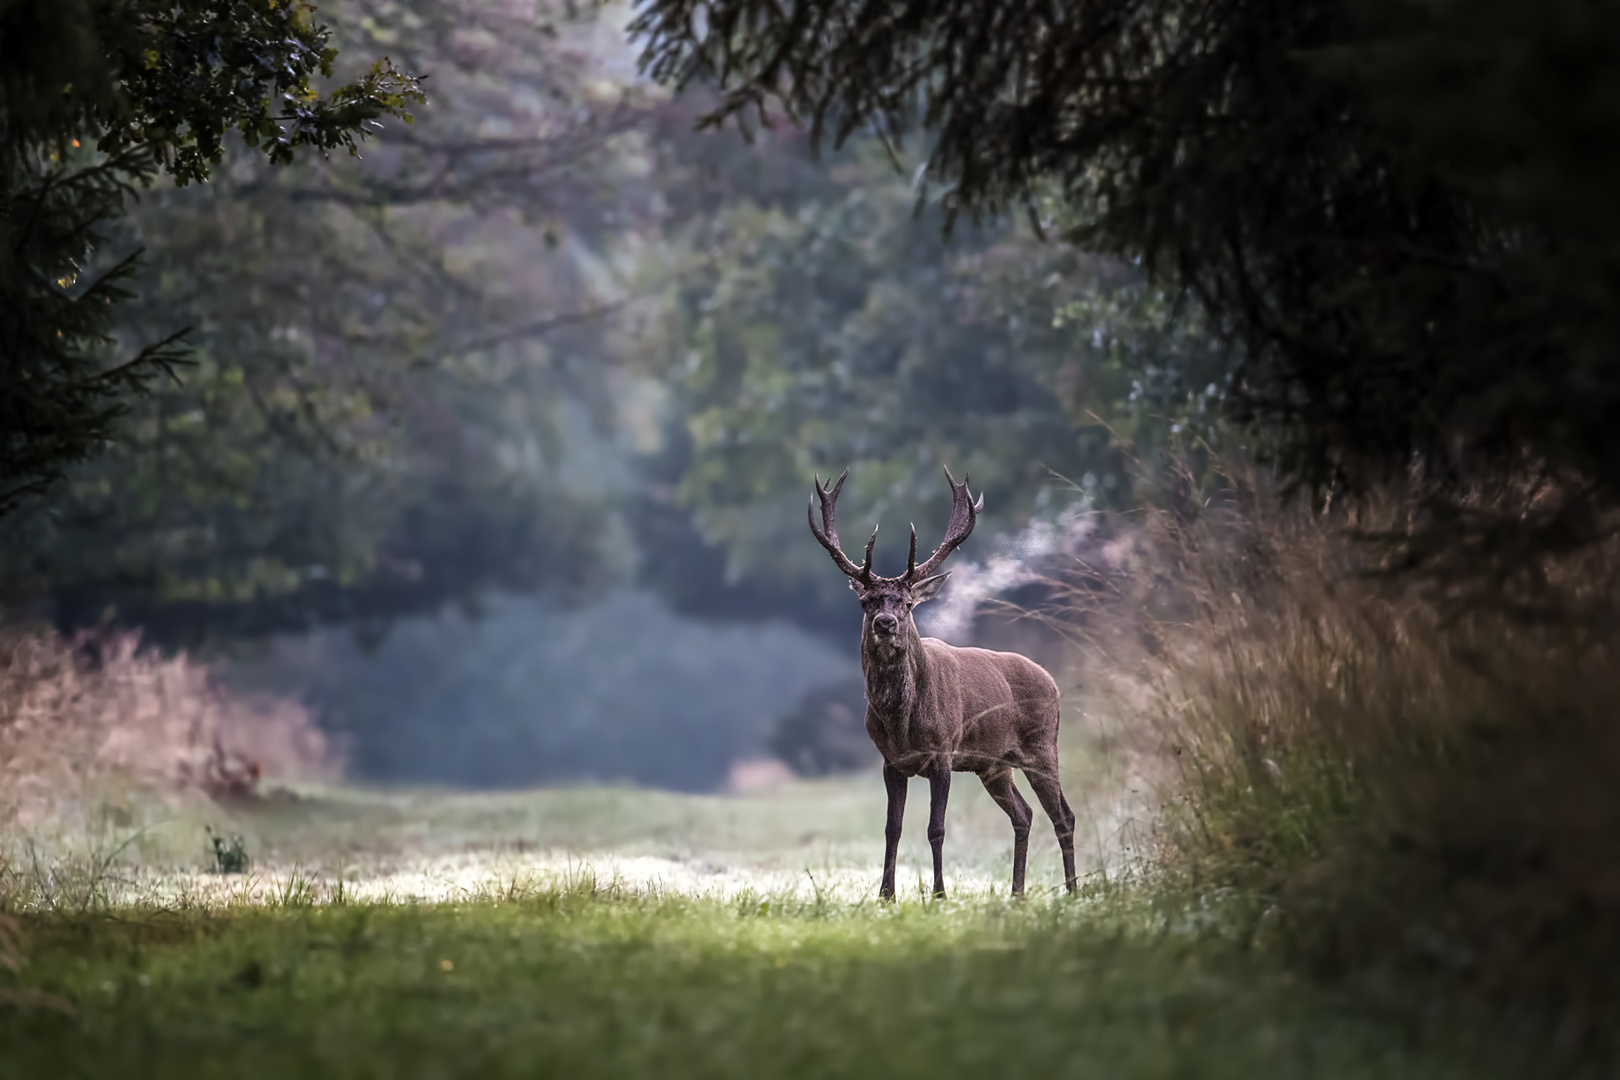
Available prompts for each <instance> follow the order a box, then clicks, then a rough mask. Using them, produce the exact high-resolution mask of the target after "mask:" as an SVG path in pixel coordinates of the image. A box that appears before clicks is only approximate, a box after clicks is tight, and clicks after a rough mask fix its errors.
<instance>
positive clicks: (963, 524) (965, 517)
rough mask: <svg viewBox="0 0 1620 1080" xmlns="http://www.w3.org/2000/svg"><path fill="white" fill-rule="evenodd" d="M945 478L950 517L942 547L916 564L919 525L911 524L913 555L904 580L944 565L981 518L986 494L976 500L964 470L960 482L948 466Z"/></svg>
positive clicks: (916, 578) (919, 578) (918, 579)
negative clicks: (952, 474)
mask: <svg viewBox="0 0 1620 1080" xmlns="http://www.w3.org/2000/svg"><path fill="white" fill-rule="evenodd" d="M945 482H946V483H948V484H950V485H951V520H950V522H949V523H948V524H947V525H946V526H945V539H944V540H942V541H940V545H939V547H937V548H935V549H934V553H933V554H932V555H930V556H928V561H927V562H925V563H923V564H922V565H921V566H918V565H917V526H915V525H913V526H912V527H911V555H910V556H909V557H908V558H907V559H906V573H905V576H904V577H903V578H901V579H900V580H901V581H904V582H906V583H907V584H910V583H911V582H913V581H920V580H921V579H923V578H925V577H928V576H930V575H931V574H933V573H934V572H935V571H936V570H938V569H939V568H940V566H942V565H943V564H944V562H945V560H946V558H948V557H949V556H950V554H951V552H953V551H955V550H956V549H957V548H959V547H961V546H962V542H963V541H964V540H966V539H967V538H968V537H969V536H970V535H972V533H973V525H974V522H976V521H977V520H978V517H979V511H980V510H983V509H984V495H983V494H982V493H981V494H980V495H979V501H978V502H977V503H975V502H974V501H973V497H972V496H971V495H969V494H968V476H967V474H966V473H963V474H962V482H961V483H960V484H958V483H957V482H956V479H955V477H953V476H951V470H950V469H949V468H947V469H946V470H945Z"/></svg>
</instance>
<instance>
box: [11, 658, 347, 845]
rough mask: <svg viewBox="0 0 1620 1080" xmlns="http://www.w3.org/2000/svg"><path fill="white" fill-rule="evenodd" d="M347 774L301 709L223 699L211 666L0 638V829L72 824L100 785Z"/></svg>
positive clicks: (204, 785)
mask: <svg viewBox="0 0 1620 1080" xmlns="http://www.w3.org/2000/svg"><path fill="white" fill-rule="evenodd" d="M340 771H341V762H340V759H339V756H338V755H337V754H336V753H335V751H334V748H333V747H332V745H331V744H330V743H329V742H328V740H327V739H326V737H325V736H324V735H323V733H322V732H321V731H320V729H319V728H318V727H317V726H316V724H315V721H314V718H313V717H312V716H311V714H310V712H309V711H308V710H307V709H305V708H304V707H303V706H301V705H299V704H298V703H297V702H293V701H289V700H286V699H283V698H273V697H268V696H263V695H243V694H239V693H234V692H230V691H227V690H226V689H224V688H222V687H221V686H220V685H218V683H217V682H216V681H215V680H214V678H213V674H212V672H211V670H210V668H209V667H208V665H206V664H203V663H199V662H198V661H196V660H193V659H191V658H190V657H188V656H186V655H185V654H183V653H182V654H179V655H175V656H167V657H166V656H162V655H159V654H157V653H156V652H153V651H143V650H142V649H141V648H140V639H139V636H138V635H137V634H134V633H109V634H104V635H100V636H95V637H85V638H81V639H79V640H78V641H75V642H68V641H66V640H64V639H63V638H61V637H60V636H59V635H57V634H55V633H53V632H50V631H44V630H32V629H7V630H4V631H0V825H10V826H14V827H19V828H20V829H21V830H23V831H26V830H27V829H28V828H30V827H31V826H32V825H34V824H38V823H39V822H41V821H43V820H48V819H55V820H72V819H73V818H74V817H75V816H77V815H78V814H81V813H82V812H83V811H84V810H85V809H87V808H88V806H89V804H90V802H92V801H94V800H89V799H87V798H86V794H87V792H88V790H89V789H90V788H92V787H94V786H96V785H98V784H105V785H114V784H131V785H134V786H136V787H140V788H144V789H150V790H165V789H166V790H174V789H175V788H177V787H178V788H185V787H193V788H201V789H203V790H205V791H209V792H210V793H212V794H216V795H222V794H229V793H231V792H230V785H229V783H228V782H229V781H236V782H238V787H239V788H242V787H243V785H242V781H243V780H244V778H247V777H252V778H253V779H256V778H257V777H258V776H259V775H261V774H268V775H271V776H278V777H310V778H318V777H332V776H336V775H337V774H338V773H339V772H340ZM222 784H223V785H224V786H222ZM244 790H245V788H244ZM238 793H240V791H238Z"/></svg>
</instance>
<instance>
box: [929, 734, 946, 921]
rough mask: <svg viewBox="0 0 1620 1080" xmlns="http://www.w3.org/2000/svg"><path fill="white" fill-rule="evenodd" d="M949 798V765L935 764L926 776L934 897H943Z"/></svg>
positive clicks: (939, 898)
mask: <svg viewBox="0 0 1620 1080" xmlns="http://www.w3.org/2000/svg"><path fill="white" fill-rule="evenodd" d="M950 798H951V767H950V765H949V764H944V765H939V766H936V767H935V769H934V772H933V774H932V775H930V776H929V777H928V845H929V846H930V847H932V848H933V849H934V899H935V900H943V899H945V804H946V803H947V802H949V801H950Z"/></svg>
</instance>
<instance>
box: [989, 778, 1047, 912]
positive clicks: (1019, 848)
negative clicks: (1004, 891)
mask: <svg viewBox="0 0 1620 1080" xmlns="http://www.w3.org/2000/svg"><path fill="white" fill-rule="evenodd" d="M979 779H980V780H982V781H983V782H984V790H986V791H988V792H989V793H990V797H991V798H992V799H994V800H996V805H997V806H999V807H1001V808H1002V809H1003V810H1005V811H1006V812H1007V816H1008V817H1009V818H1011V819H1012V827H1013V878H1012V891H1013V895H1014V896H1022V895H1023V894H1024V864H1025V863H1026V862H1027V861H1028V858H1029V827H1030V824H1031V823H1032V822H1033V821H1034V820H1035V811H1033V810H1031V809H1030V808H1029V803H1027V802H1025V801H1024V797H1023V796H1022V795H1020V794H1019V793H1018V786H1017V785H1016V784H1014V783H1013V775H1012V769H1010V768H1004V769H1002V770H1001V771H1000V772H997V773H989V774H986V775H983V776H980V777H979Z"/></svg>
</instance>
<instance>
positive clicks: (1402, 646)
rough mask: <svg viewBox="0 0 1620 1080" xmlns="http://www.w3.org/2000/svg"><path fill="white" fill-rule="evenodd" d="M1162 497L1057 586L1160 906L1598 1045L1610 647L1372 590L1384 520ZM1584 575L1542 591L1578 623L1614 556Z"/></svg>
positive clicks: (1615, 815)
mask: <svg viewBox="0 0 1620 1080" xmlns="http://www.w3.org/2000/svg"><path fill="white" fill-rule="evenodd" d="M1181 479H1182V483H1181V485H1180V487H1179V490H1178V491H1176V492H1174V493H1173V497H1171V498H1169V499H1167V500H1165V505H1166V506H1167V507H1168V508H1162V509H1157V510H1152V511H1147V512H1144V513H1142V514H1139V515H1135V516H1132V517H1130V518H1127V519H1122V520H1120V521H1118V522H1116V523H1114V526H1113V527H1112V528H1111V529H1108V530H1104V532H1103V533H1102V534H1100V535H1104V536H1106V537H1107V541H1106V542H1105V543H1103V544H1101V546H1099V548H1098V555H1097V557H1096V558H1095V559H1094V560H1092V561H1090V562H1087V563H1085V564H1082V565H1080V566H1078V567H1075V568H1074V569H1073V572H1071V573H1069V574H1067V575H1066V576H1065V577H1064V578H1063V579H1062V580H1061V582H1060V585H1061V588H1062V594H1063V597H1064V605H1063V606H1064V610H1063V618H1064V620H1065V622H1066V625H1067V626H1068V627H1069V629H1070V632H1071V633H1073V634H1075V635H1076V637H1077V638H1078V639H1080V640H1082V641H1083V642H1084V643H1085V644H1086V647H1087V651H1088V653H1089V654H1090V656H1091V665H1090V666H1091V671H1092V676H1091V681H1092V684H1093V688H1094V695H1095V696H1096V697H1097V699H1098V700H1099V701H1100V702H1101V703H1102V705H1103V707H1104V709H1105V711H1111V712H1112V713H1113V715H1114V723H1115V726H1116V728H1118V729H1120V730H1123V731H1126V732H1128V733H1129V738H1128V739H1126V740H1125V745H1126V746H1127V748H1128V749H1129V748H1134V750H1135V753H1136V754H1137V756H1138V757H1139V758H1142V759H1145V760H1146V761H1147V764H1141V763H1138V764H1136V765H1135V766H1133V768H1134V770H1135V772H1136V773H1137V774H1140V775H1145V776H1148V777H1150V778H1151V781H1152V782H1153V784H1154V791H1155V796H1156V800H1157V802H1158V803H1159V811H1158V816H1157V821H1156V826H1155V829H1154V837H1155V841H1156V853H1155V867H1156V871H1157V873H1158V875H1159V878H1160V881H1161V883H1162V884H1164V885H1166V886H1168V887H1169V888H1170V889H1171V891H1172V892H1176V893H1179V894H1180V895H1183V896H1185V897H1188V898H1194V899H1196V900H1197V901H1199V902H1200V903H1206V904H1207V902H1208V901H1209V900H1210V899H1211V898H1213V897H1221V898H1222V900H1221V902H1220V903H1219V904H1218V905H1217V906H1219V907H1220V909H1221V910H1222V911H1223V913H1224V914H1225V915H1226V916H1227V917H1228V918H1230V919H1232V920H1233V921H1234V924H1235V925H1236V926H1237V928H1238V929H1239V930H1240V931H1241V933H1242V934H1243V936H1244V940H1246V941H1249V942H1251V943H1253V944H1256V945H1257V946H1263V947H1266V948H1272V949H1276V950H1279V951H1281V952H1282V953H1283V954H1284V955H1286V956H1287V957H1289V958H1290V959H1291V960H1293V961H1295V962H1298V963H1300V964H1302V965H1303V966H1304V967H1305V968H1306V969H1308V970H1309V971H1311V972H1313V973H1316V974H1318V975H1322V976H1328V977H1342V976H1346V975H1352V974H1355V973H1358V972H1369V971H1373V970H1388V969H1391V968H1399V969H1403V970H1407V971H1421V972H1424V973H1427V974H1430V975H1438V976H1443V977H1444V979H1443V981H1444V982H1445V983H1446V984H1447V985H1453V986H1461V987H1466V988H1468V989H1470V990H1472V991H1477V992H1478V993H1480V994H1483V995H1486V996H1488V997H1490V998H1491V999H1493V1000H1497V1001H1508V1002H1513V1003H1515V1004H1517V1005H1520V1006H1523V1007H1525V1008H1527V1009H1529V1010H1531V1011H1534V1012H1540V1013H1551V1014H1554V1015H1556V1016H1557V1017H1559V1018H1560V1023H1561V1024H1562V1028H1561V1030H1562V1033H1563V1036H1562V1037H1563V1038H1565V1039H1566V1040H1571V1039H1572V1040H1576V1041H1579V1040H1581V1039H1584V1038H1585V1037H1586V1036H1587V1035H1590V1034H1592V1033H1594V1032H1598V1031H1600V1030H1601V1029H1602V1027H1603V1020H1602V1018H1603V1017H1605V1016H1611V1017H1612V1016H1613V1015H1614V1013H1613V1012H1612V1011H1610V1010H1612V1009H1613V1006H1614V1005H1615V1003H1616V1001H1617V1000H1620V976H1617V972H1620V724H1617V723H1616V720H1617V717H1616V711H1617V709H1620V666H1617V665H1616V662H1615V661H1616V659H1617V656H1616V645H1615V642H1614V641H1613V640H1612V639H1611V638H1608V637H1605V636H1603V635H1601V634H1597V633H1594V632H1593V630H1592V626H1593V625H1594V624H1593V622H1592V620H1590V619H1582V620H1577V621H1569V622H1556V621H1555V622H1548V621H1545V620H1541V621H1537V622H1526V621H1524V620H1521V619H1516V618H1514V617H1513V615H1512V613H1511V611H1510V610H1509V609H1507V608H1504V607H1499V606H1494V605H1478V606H1477V607H1475V608H1474V609H1472V610H1459V609H1458V608H1457V607H1456V605H1454V604H1443V603H1439V602H1437V601H1436V599H1435V596H1434V593H1433V591H1432V590H1425V589H1423V588H1420V587H1416V586H1415V585H1409V586H1407V587H1401V586H1400V585H1399V583H1398V581H1397V582H1391V581H1390V580H1388V579H1383V578H1380V577H1379V576H1378V575H1376V574H1374V573H1372V571H1375V570H1377V569H1378V567H1377V566H1376V565H1375V558H1374V556H1375V555H1376V554H1377V552H1376V551H1375V550H1373V549H1369V548H1368V547H1367V545H1366V544H1365V543H1364V542H1362V541H1358V540H1357V539H1356V536H1358V535H1360V536H1365V535H1366V534H1368V533H1386V534H1387V533H1388V532H1389V531H1390V529H1391V528H1392V527H1393V526H1398V524H1399V518H1400V515H1402V514H1406V513H1409V512H1410V510H1411V507H1410V505H1409V503H1407V502H1406V501H1404V500H1403V499H1401V498H1399V497H1395V496H1391V497H1389V498H1387V499H1385V500H1383V501H1381V502H1376V503H1372V504H1368V505H1364V506H1362V507H1361V508H1359V509H1358V510H1357V512H1356V513H1354V514H1350V513H1344V512H1328V513H1313V512H1311V511H1310V510H1309V509H1307V508H1303V507H1298V506H1296V507H1293V508H1286V507H1284V506H1283V504H1282V503H1281V502H1280V501H1279V500H1277V499H1276V498H1275V495H1274V492H1272V491H1270V490H1268V489H1267V488H1266V486H1265V485H1264V484H1263V483H1261V482H1258V481H1257V480H1256V479H1255V478H1254V477H1253V476H1233V475H1232V474H1230V473H1228V474H1226V475H1224V476H1220V477H1218V478H1216V479H1215V480H1214V481H1213V482H1211V483H1209V484H1208V485H1207V487H1206V489H1205V490H1203V491H1200V490H1199V489H1198V486H1197V485H1196V484H1193V483H1192V482H1191V479H1190V477H1185V476H1184V477H1182V478H1181ZM1580 558H1581V559H1582V560H1583V562H1582V565H1581V567H1580V570H1579V572H1578V573H1573V574H1572V573H1569V572H1567V571H1568V569H1569V568H1568V567H1564V568H1557V567H1553V568H1549V569H1548V571H1547V572H1546V573H1545V574H1543V575H1542V576H1543V578H1544V579H1545V580H1549V581H1554V582H1556V581H1559V580H1563V581H1566V582H1568V583H1569V584H1570V587H1571V588H1574V589H1578V590H1580V591H1581V592H1582V594H1583V596H1582V597H1581V601H1582V603H1581V607H1582V610H1585V611H1590V610H1591V609H1592V600H1593V597H1594V596H1600V595H1602V594H1603V593H1604V590H1605V589H1606V588H1607V586H1606V584H1605V581H1611V582H1612V581H1613V580H1615V576H1616V573H1615V572H1616V570H1617V569H1620V559H1616V558H1614V557H1612V553H1610V557H1608V558H1607V561H1605V558H1604V557H1603V556H1602V555H1601V553H1594V551H1593V550H1590V549H1588V550H1586V551H1584V552H1582V553H1581V555H1580ZM1605 575H1607V577H1606V579H1605ZM1610 595H1612V593H1611V594H1610Z"/></svg>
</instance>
